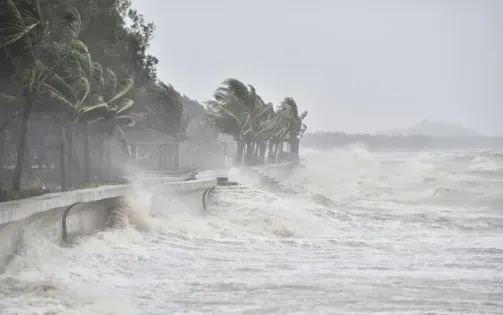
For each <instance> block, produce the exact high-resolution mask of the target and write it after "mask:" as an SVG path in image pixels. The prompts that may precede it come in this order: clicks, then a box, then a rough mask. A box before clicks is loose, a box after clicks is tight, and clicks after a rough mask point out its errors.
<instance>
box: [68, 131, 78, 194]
mask: <svg viewBox="0 0 503 315" xmlns="http://www.w3.org/2000/svg"><path fill="white" fill-rule="evenodd" d="M74 139H75V138H74V130H73V126H72V125H71V124H70V123H68V122H66V143H67V147H66V162H67V163H68V173H67V185H68V188H70V187H73V185H74V182H73V175H74V174H75V168H76V161H75V160H74V154H73V153H74V151H73V150H74V143H75V141H74Z"/></svg>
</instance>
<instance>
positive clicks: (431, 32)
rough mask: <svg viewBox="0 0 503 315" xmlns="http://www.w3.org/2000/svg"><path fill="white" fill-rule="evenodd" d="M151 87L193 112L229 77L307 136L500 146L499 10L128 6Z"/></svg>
mask: <svg viewBox="0 0 503 315" xmlns="http://www.w3.org/2000/svg"><path fill="white" fill-rule="evenodd" d="M133 4H134V6H135V7H136V8H137V9H139V11H140V12H141V13H143V14H144V15H145V18H146V19H147V20H151V21H153V22H154V23H155V24H156V25H157V31H156V37H155V39H154V40H153V43H152V47H151V50H150V52H151V53H152V54H154V55H155V56H157V57H158V58H159V59H160V64H159V77H160V79H162V80H163V81H165V82H169V83H171V84H173V85H174V86H175V87H176V88H177V89H178V90H179V91H181V92H182V93H185V94H187V95H189V96H190V97H192V98H195V99H197V100H199V101H205V100H207V99H210V98H211V96H212V93H213V91H214V90H215V88H216V87H217V86H218V84H219V83H220V82H221V81H222V80H224V79H226V78H228V77H235V78H238V79H240V80H242V81H244V82H246V83H250V84H253V85H254V86H255V87H256V88H257V91H258V92H259V93H260V94H261V95H262V97H263V98H264V99H265V100H266V101H271V102H273V103H275V104H277V103H278V102H279V101H280V100H281V99H283V98H284V97H285V96H291V97H294V98H295V99H296V100H297V103H298V104H299V106H300V107H301V109H307V110H308V111H309V116H308V119H307V123H308V125H309V131H315V130H331V131H333V130H345V131H348V132H371V133H372V132H375V131H378V130H382V129H390V128H395V127H406V126H409V125H412V124H415V123H417V122H418V121H420V120H422V119H425V118H426V119H434V120H440V121H448V122H455V123H460V124H463V125H464V126H466V127H469V128H472V129H475V130H478V131H481V132H485V133H491V134H503V109H502V108H503V32H502V30H503V28H502V26H503V19H502V16H503V1H502V0H403V1H402V0H309V1H307V0H254V1H244V0H133Z"/></svg>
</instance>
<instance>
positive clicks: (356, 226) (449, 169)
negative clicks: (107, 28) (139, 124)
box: [0, 147, 503, 315]
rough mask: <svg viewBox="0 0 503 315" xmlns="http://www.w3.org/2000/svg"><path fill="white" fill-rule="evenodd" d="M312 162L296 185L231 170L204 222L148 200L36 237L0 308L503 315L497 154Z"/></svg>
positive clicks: (350, 152)
mask: <svg viewBox="0 0 503 315" xmlns="http://www.w3.org/2000/svg"><path fill="white" fill-rule="evenodd" d="M303 156H304V159H305V161H304V164H305V166H306V167H305V168H298V169H296V170H294V171H293V172H292V173H291V174H290V175H289V176H287V177H285V178H280V182H281V185H282V186H283V187H284V188H285V191H284V192H271V191H267V190H266V188H265V187H262V186H260V185H258V184H256V183H255V182H254V181H253V179H252V178H249V177H247V176H246V175H244V173H242V172H239V171H238V170H231V172H230V174H231V178H232V177H233V178H235V179H237V180H238V181H240V182H241V183H246V184H247V185H241V186H238V187H229V188H226V187H219V188H217V189H216V190H215V192H214V193H213V195H212V197H211V198H212V200H211V203H210V205H209V208H210V210H209V212H208V213H203V212H201V211H200V210H196V209H191V208H190V207H177V208H176V209H173V208H169V209H168V208H167V209H155V211H154V212H153V213H151V212H150V209H149V207H148V203H149V200H148V194H147V193H146V192H137V193H138V196H142V197H141V198H139V197H138V196H133V197H132V198H131V200H132V201H134V202H133V204H132V206H133V210H132V211H130V212H127V211H122V212H121V211H119V212H118V213H117V214H116V216H115V220H117V222H118V223H117V224H114V225H112V226H113V228H111V229H109V230H107V231H103V232H100V233H98V234H96V235H94V236H92V237H85V238H82V239H80V240H78V242H77V244H74V245H73V246H72V247H70V248H61V247H60V246H59V245H58V244H56V243H54V242H51V241H45V240H40V239H27V240H25V246H24V250H23V251H22V252H21V253H19V255H17V256H16V257H15V258H14V260H13V261H12V262H11V263H10V265H9V266H8V268H7V270H6V271H7V272H6V274H5V275H2V276H0V310H2V312H6V313H5V314H182V313H190V314H236V313H242V314H495V315H496V314H503V210H502V208H501V206H502V204H503V194H502V193H501V192H502V191H503V156H502V155H501V153H500V152H496V151H490V150H488V151H459V152H421V153H417V152H415V153H412V152H411V153H403V152H401V153H393V152H388V153H372V152H369V151H367V150H365V149H364V148H361V147H350V148H346V149H341V150H336V151H331V152H324V153H322V152H318V151H313V150H305V151H304V152H303ZM213 175H214V174H212V173H211V172H208V173H206V174H204V173H203V174H201V176H200V177H204V176H213ZM327 200H329V201H330V202H326V201H327ZM0 313H1V312H0ZM2 314H3V313H2Z"/></svg>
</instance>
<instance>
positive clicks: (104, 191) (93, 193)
mask: <svg viewBox="0 0 503 315" xmlns="http://www.w3.org/2000/svg"><path fill="white" fill-rule="evenodd" d="M138 185H139V186H140V187H148V186H152V187H157V188H156V189H159V191H162V190H167V191H191V190H195V189H199V188H209V187H211V186H214V185H216V179H200V180H193V181H181V182H173V181H171V180H170V179H169V178H166V177H150V176H149V177H148V178H141V179H138V180H137V181H136V182H135V183H134V184H133V185H113V186H101V187H96V188H89V189H81V190H74V191H68V192H61V193H51V194H45V195H42V196H38V197H31V198H26V199H20V200H14V201H9V202H2V203H0V226H1V225H2V224H6V223H9V222H13V221H19V220H23V219H26V218H28V217H30V216H32V215H34V214H36V213H41V212H45V211H48V210H50V209H54V208H61V207H68V206H70V205H72V204H74V203H76V202H81V203H87V202H93V201H98V200H103V199H108V198H115V197H120V196H124V195H126V193H127V192H128V190H130V189H134V188H135V187H138Z"/></svg>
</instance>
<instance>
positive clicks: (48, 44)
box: [0, 0, 81, 191]
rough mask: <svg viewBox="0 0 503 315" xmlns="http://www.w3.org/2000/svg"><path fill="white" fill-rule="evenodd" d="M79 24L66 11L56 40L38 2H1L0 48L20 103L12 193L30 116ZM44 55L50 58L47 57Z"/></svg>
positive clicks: (16, 186)
mask: <svg viewBox="0 0 503 315" xmlns="http://www.w3.org/2000/svg"><path fill="white" fill-rule="evenodd" d="M80 23H81V21H80V16H79V14H78V12H77V11H76V10H75V9H71V8H70V9H68V10H67V11H66V12H65V15H64V16H63V17H62V20H61V23H60V24H61V25H60V28H59V29H58V31H57V32H55V33H54V34H57V36H56V35H53V34H52V33H51V32H48V30H47V28H46V25H45V23H44V21H43V19H42V16H41V14H40V4H39V2H38V1H37V0H5V1H2V2H0V38H1V39H2V42H1V43H0V47H1V48H3V50H4V52H5V54H6V56H7V58H8V59H9V60H10V63H11V64H12V65H13V70H14V71H13V73H12V80H13V81H14V82H15V83H16V85H17V87H18V91H19V96H20V97H21V98H22V99H23V105H22V107H21V108H20V110H21V117H22V122H21V131H20V135H19V143H18V149H17V158H16V167H15V171H14V177H13V182H12V188H13V190H16V191H19V190H20V188H21V175H22V171H23V165H24V162H25V154H26V151H27V147H28V144H27V140H28V132H29V120H30V117H31V114H32V112H33V111H34V110H35V109H36V106H37V105H39V96H40V92H41V91H42V90H45V91H49V92H48V93H49V94H50V93H51V92H50V90H51V88H50V87H48V82H49V81H50V80H51V79H52V78H54V76H55V74H56V72H57V71H58V69H59V68H60V67H61V66H62V64H63V62H64V61H65V60H66V58H67V57H68V55H69V52H70V51H71V49H72V46H73V45H72V44H73V43H74V42H75V40H76V39H77V37H78V33H79V29H80ZM47 52H50V54H48V55H47V54H46V53H47ZM49 56H50V58H45V57H49Z"/></svg>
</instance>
